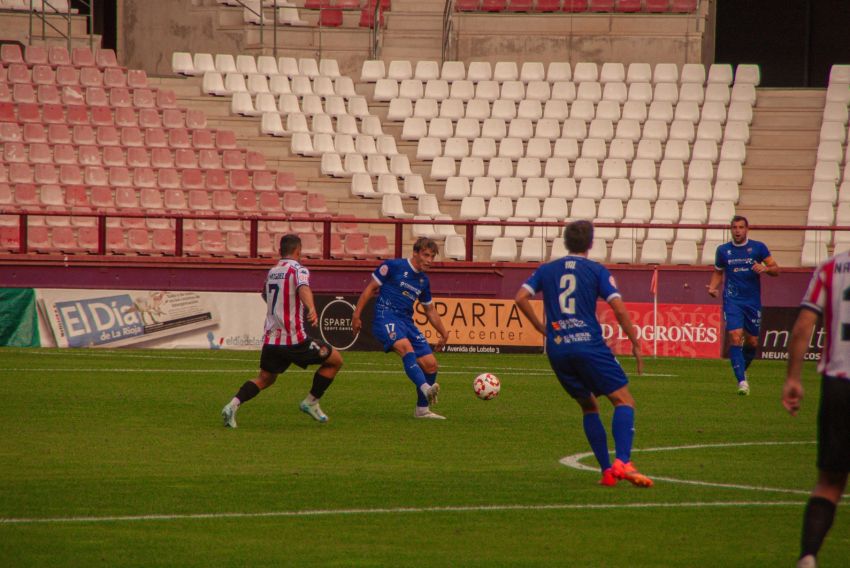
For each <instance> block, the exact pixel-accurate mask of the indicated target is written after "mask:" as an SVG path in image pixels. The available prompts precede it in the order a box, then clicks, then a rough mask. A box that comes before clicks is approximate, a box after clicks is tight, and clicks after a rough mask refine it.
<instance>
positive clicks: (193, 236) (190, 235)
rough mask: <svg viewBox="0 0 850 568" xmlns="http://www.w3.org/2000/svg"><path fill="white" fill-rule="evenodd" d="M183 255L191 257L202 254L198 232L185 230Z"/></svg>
mask: <svg viewBox="0 0 850 568" xmlns="http://www.w3.org/2000/svg"><path fill="white" fill-rule="evenodd" d="M183 254H186V255H189V256H198V255H199V254H201V243H200V240H199V237H198V232H197V231H193V230H191V229H184V231H183Z"/></svg>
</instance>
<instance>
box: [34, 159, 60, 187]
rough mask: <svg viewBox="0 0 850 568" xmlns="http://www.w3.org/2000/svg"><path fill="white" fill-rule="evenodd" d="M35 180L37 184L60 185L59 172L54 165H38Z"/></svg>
mask: <svg viewBox="0 0 850 568" xmlns="http://www.w3.org/2000/svg"><path fill="white" fill-rule="evenodd" d="M33 179H34V180H35V183H59V170H57V169H56V166H54V165H53V164H36V165H35V173H34V174H33Z"/></svg>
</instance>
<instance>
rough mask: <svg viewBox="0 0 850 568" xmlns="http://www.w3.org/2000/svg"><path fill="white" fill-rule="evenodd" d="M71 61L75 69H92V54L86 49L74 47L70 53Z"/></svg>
mask: <svg viewBox="0 0 850 568" xmlns="http://www.w3.org/2000/svg"><path fill="white" fill-rule="evenodd" d="M71 61H72V62H73V63H74V65H75V66H77V67H94V54H93V53H92V52H91V49H89V48H87V47H75V48H74V50H73V51H72V52H71Z"/></svg>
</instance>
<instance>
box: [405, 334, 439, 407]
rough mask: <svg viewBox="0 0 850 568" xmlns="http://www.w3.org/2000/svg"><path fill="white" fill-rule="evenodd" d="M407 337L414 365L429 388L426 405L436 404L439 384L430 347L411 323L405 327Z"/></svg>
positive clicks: (436, 365) (435, 363) (435, 360)
mask: <svg viewBox="0 0 850 568" xmlns="http://www.w3.org/2000/svg"><path fill="white" fill-rule="evenodd" d="M407 337H408V339H409V341H410V346H411V347H413V353H414V354H415V355H416V363H417V364H418V365H419V368H420V369H422V373H423V374H424V375H425V382H426V383H428V386H429V387H431V388H430V389H429V390H428V393H427V397H428V404H429V406H430V405H434V404H437V395H439V394H440V383H438V382H437V371H438V370H439V365H438V364H437V358H436V357H435V356H434V352H433V351H432V350H431V346H430V345H428V340H427V339H425V334H423V333H422V332H421V331H419V328H417V327H416V326H415V325H414V324H413V323H412V322H410V323H409V324H408V325H407Z"/></svg>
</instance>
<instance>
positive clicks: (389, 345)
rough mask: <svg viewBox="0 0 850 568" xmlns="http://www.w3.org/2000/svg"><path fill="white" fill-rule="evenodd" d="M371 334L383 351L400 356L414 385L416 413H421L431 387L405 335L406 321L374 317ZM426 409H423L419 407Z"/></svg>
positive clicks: (425, 407) (426, 403) (426, 405)
mask: <svg viewBox="0 0 850 568" xmlns="http://www.w3.org/2000/svg"><path fill="white" fill-rule="evenodd" d="M372 335H373V336H374V338H375V339H377V340H378V341H379V342H380V343H381V345H382V346H383V348H384V352H389V351H393V352H395V353H396V354H397V355H398V356H399V357H401V362H402V366H403V367H404V372H405V374H406V375H407V378H409V379H410V381H411V382H412V383H413V384H414V386H415V387H416V409H417V413H423V412H425V411H427V408H428V396H427V393H428V392H430V390H431V387H430V386H429V385H428V382H427V381H426V380H425V374H424V373H423V372H422V368H421V367H420V366H419V363H417V362H416V353H415V352H414V349H413V346H412V345H411V343H410V339H409V338H408V336H407V326H406V322H405V321H403V320H401V319H399V318H394V317H377V314H376V317H375V320H374V322H373V323H372ZM423 408H424V409H426V410H425V411H423V410H421V409H423Z"/></svg>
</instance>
